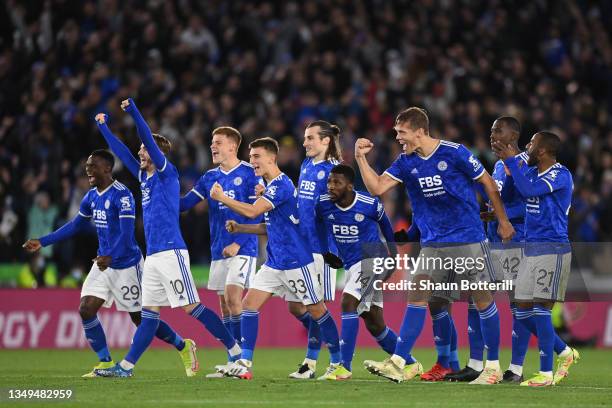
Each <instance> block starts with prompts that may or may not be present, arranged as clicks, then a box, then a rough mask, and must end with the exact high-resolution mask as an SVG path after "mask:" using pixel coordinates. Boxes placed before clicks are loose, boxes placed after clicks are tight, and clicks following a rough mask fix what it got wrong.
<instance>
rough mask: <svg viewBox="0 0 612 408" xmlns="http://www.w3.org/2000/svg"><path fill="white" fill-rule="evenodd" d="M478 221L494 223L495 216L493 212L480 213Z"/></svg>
mask: <svg viewBox="0 0 612 408" xmlns="http://www.w3.org/2000/svg"><path fill="white" fill-rule="evenodd" d="M480 219H481V220H483V221H484V222H491V221H495V220H496V219H497V216H496V215H495V211H481V212H480Z"/></svg>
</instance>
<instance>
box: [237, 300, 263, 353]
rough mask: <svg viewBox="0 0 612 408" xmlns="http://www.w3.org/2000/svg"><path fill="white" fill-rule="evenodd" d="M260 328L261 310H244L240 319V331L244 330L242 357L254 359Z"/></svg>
mask: <svg viewBox="0 0 612 408" xmlns="http://www.w3.org/2000/svg"><path fill="white" fill-rule="evenodd" d="M258 329H259V312H258V311H257V310H243V311H242V318H241V319H240V331H241V332H242V356H241V358H243V359H245V360H249V361H253V352H254V351H255V343H257V331H258Z"/></svg>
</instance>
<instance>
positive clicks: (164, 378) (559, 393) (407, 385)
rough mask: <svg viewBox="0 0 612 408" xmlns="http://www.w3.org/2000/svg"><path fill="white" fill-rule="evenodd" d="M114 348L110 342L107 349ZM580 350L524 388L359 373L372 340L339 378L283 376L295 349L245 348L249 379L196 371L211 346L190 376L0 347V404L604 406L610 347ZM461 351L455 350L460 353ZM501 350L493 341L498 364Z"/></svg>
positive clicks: (533, 357) (166, 363)
mask: <svg viewBox="0 0 612 408" xmlns="http://www.w3.org/2000/svg"><path fill="white" fill-rule="evenodd" d="M414 354H415V356H416V357H417V358H419V360H420V361H421V362H422V363H423V365H424V366H425V368H426V369H427V368H429V367H430V366H431V365H432V363H433V362H434V359H435V352H434V350H432V349H418V350H416V352H415V353H414ZM122 355H123V351H121V352H120V351H118V350H115V351H114V356H115V358H119V357H120V356H122ZM321 355H322V356H323V357H325V358H322V359H321V360H320V363H319V367H318V370H317V371H318V374H321V373H322V372H323V370H324V364H323V363H322V362H323V361H325V360H326V352H325V350H323V351H322V354H321ZM581 355H582V359H581V360H580V362H579V363H578V364H577V365H574V366H573V367H572V369H571V372H570V376H569V377H568V378H567V379H566V381H565V382H563V383H562V384H561V385H559V386H556V387H550V388H546V389H531V388H526V387H518V386H515V385H505V384H500V385H495V386H474V385H467V384H456V383H425V382H423V381H418V380H417V381H411V382H404V383H402V384H394V383H392V382H390V381H387V380H384V379H382V378H379V377H375V376H372V375H370V374H369V373H367V372H366V371H365V370H364V369H363V367H362V365H361V361H363V360H364V359H366V358H376V359H378V358H384V357H385V356H384V354H383V353H382V352H381V351H379V350H376V349H358V350H357V353H356V356H355V360H354V367H353V376H354V377H353V379H352V380H349V381H344V382H331V381H330V382H322V381H316V380H309V381H297V380H289V379H288V378H287V374H288V373H289V372H291V371H293V370H294V369H295V366H296V364H297V363H298V362H300V361H301V360H302V358H303V351H302V350H297V349H260V350H256V352H255V370H254V379H253V380H252V381H240V380H233V379H206V378H205V377H204V374H206V373H209V372H211V368H212V367H213V366H214V365H215V364H219V363H222V362H223V361H224V353H223V352H222V351H221V350H203V349H199V350H198V356H199V358H200V368H201V369H200V372H199V373H198V376H196V377H194V378H187V377H185V375H184V371H183V370H182V366H181V363H180V359H179V357H178V355H177V354H176V352H175V351H172V350H169V349H162V350H150V351H148V352H146V353H145V354H144V356H143V357H142V359H141V361H140V363H139V364H138V366H137V369H136V370H135V377H133V378H128V379H106V378H93V379H82V378H80V376H81V375H82V374H83V373H85V372H87V371H88V369H90V368H91V367H92V366H93V365H94V364H95V363H96V361H95V355H94V354H92V352H91V351H87V350H83V351H56V350H30V351H22V350H0V367H2V370H1V372H0V392H1V393H2V395H1V396H0V401H1V402H0V405H2V406H15V407H23V406H41V405H47V404H52V406H53V407H61V406H72V407H77V406H79V407H105V408H106V407H121V406H128V407H130V408H135V407H141V406H142V407H144V406H157V407H187V406H208V407H297V408H299V407H335V406H345V407H405V406H410V407H431V406H443V407H461V408H465V407H469V406H483V407H488V406H490V407H495V408H500V407H519V408H527V407H582V406H589V407H597V406H599V407H604V406H608V407H609V406H610V404H612V364H611V361H612V359H611V358H610V357H612V352H610V351H605V350H582V351H581ZM465 356H466V352H465V351H463V352H462V353H461V357H462V358H464V357H465ZM509 357H510V356H509V351H508V350H503V351H502V356H501V361H502V365H503V367H502V368H504V369H505V368H506V367H507V364H508V360H509ZM536 370H537V354H536V352H535V350H533V349H531V350H530V352H529V354H528V356H527V365H526V367H525V373H526V374H531V373H533V372H535V371H536ZM9 388H12V389H15V388H19V389H28V388H30V389H31V388H46V389H66V388H70V389H72V390H73V392H74V395H73V398H72V399H71V400H70V401H67V402H59V401H53V402H47V403H44V402H36V403H33V402H31V403H28V402H10V401H8V400H7V395H8V393H7V390H8V389H9Z"/></svg>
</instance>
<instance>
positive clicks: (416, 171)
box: [410, 167, 419, 174]
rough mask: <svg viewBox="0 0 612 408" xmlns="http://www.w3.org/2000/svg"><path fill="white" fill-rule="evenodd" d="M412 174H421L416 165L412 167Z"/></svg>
mask: <svg viewBox="0 0 612 408" xmlns="http://www.w3.org/2000/svg"><path fill="white" fill-rule="evenodd" d="M410 174H419V171H418V170H417V169H416V167H415V168H414V169H412V171H411V172H410Z"/></svg>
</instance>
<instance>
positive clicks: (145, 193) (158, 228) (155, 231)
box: [138, 159, 187, 255]
mask: <svg viewBox="0 0 612 408" xmlns="http://www.w3.org/2000/svg"><path fill="white" fill-rule="evenodd" d="M138 180H139V181H140V191H141V192H142V213H143V216H142V218H143V223H144V230H145V240H146V242H147V255H152V254H155V253H157V252H161V251H168V250H171V249H187V245H185V241H184V240H183V236H182V235H181V227H180V224H179V200H180V198H181V197H180V190H181V188H180V185H179V176H178V171H177V170H176V167H174V165H173V164H172V163H170V161H169V160H168V159H166V164H164V166H163V167H162V168H161V169H159V170H155V172H154V173H153V174H152V175H151V176H150V177H148V176H147V172H145V171H142V170H140V171H139V172H138Z"/></svg>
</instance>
